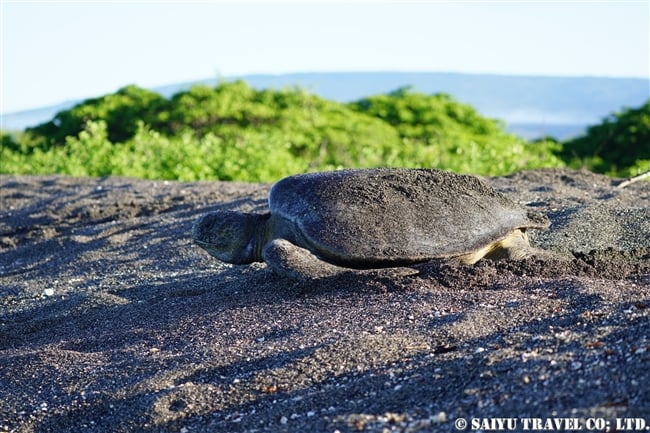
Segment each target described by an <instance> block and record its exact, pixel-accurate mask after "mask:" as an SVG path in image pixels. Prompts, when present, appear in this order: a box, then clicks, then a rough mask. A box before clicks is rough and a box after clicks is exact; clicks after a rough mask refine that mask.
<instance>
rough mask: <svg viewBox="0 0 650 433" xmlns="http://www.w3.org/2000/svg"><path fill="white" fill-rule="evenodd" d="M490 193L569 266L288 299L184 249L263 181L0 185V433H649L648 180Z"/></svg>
mask: <svg viewBox="0 0 650 433" xmlns="http://www.w3.org/2000/svg"><path fill="white" fill-rule="evenodd" d="M489 181H490V182H491V183H492V184H493V185H494V186H495V187H496V188H497V189H499V190H500V191H502V192H504V193H505V194H506V195H507V196H509V197H510V198H511V199H513V200H515V201H516V202H518V203H520V204H522V205H527V206H530V207H531V208H533V209H535V210H538V211H541V212H544V213H546V214H547V215H548V216H549V217H550V219H551V221H552V226H551V228H550V229H549V230H547V231H545V232H536V233H534V234H533V236H532V241H533V243H534V244H536V245H537V246H540V247H542V248H546V249H549V250H552V251H555V252H556V253H557V254H558V255H563V256H564V257H565V259H550V258H548V259H541V258H533V259H527V260H524V261H519V262H516V261H489V260H485V261H481V262H479V263H477V264H476V265H474V266H462V265H458V264H453V263H437V262H433V263H426V264H421V265H418V266H416V269H417V270H418V273H417V274H415V275H406V276H394V277H390V276H388V277H387V276H382V275H375V276H369V275H345V276H341V277H333V278H328V279H323V280H321V281H318V282H311V283H295V282H293V281H291V280H288V279H286V278H281V277H278V276H276V275H274V274H272V273H271V272H270V271H269V270H268V269H266V266H265V265H263V264H254V265H251V266H232V265H226V264H223V263H220V262H218V261H216V260H215V259H213V258H211V257H209V256H208V255H207V254H206V253H205V252H204V251H203V250H201V249H200V248H198V247H196V246H194V245H193V244H192V243H191V241H190V236H189V235H190V229H191V225H192V223H193V221H194V220H195V219H196V218H197V217H198V216H199V215H201V214H203V213H205V212H208V211H211V210H216V209H239V210H247V211H263V210H264V209H265V207H266V202H265V198H266V193H267V192H268V188H269V185H263V184H246V183H232V182H198V183H177V182H164V181H144V180H136V179H127V178H117V177H109V178H102V179H96V178H71V177H63V176H6V175H5V176H0V431H16V432H85V431H88V432H130V431H139V432H159V431H161V432H162V431H164V432H185V433H189V432H208V431H219V432H238V431H250V432H281V431H291V432H294V431H295V432H299V431H302V432H335V431H337V430H338V431H340V432H353V431H377V432H383V431H401V432H414V431H454V423H455V422H456V420H457V419H458V418H461V417H462V418H464V419H466V420H467V421H468V422H471V421H472V419H483V418H490V419H494V418H495V417H509V418H512V417H514V418H515V419H516V422H518V424H517V425H516V426H515V429H514V430H512V431H522V430H523V428H524V424H523V423H524V417H536V418H542V419H543V420H546V419H548V418H553V417H566V418H576V419H577V420H578V422H581V423H584V422H586V421H587V420H589V419H592V418H602V419H606V420H614V418H617V417H618V418H622V417H628V418H635V417H637V418H642V419H644V420H645V421H646V422H647V423H648V425H650V385H649V384H650V368H649V366H650V362H649V361H650V183H648V182H637V183H634V184H632V185H629V186H628V187H626V188H623V189H617V188H616V187H615V185H616V184H617V182H618V181H617V180H612V179H610V178H607V177H604V176H600V175H595V174H591V173H589V172H584V171H571V170H537V171H528V172H522V173H518V174H515V175H513V176H509V177H501V178H493V179H489ZM479 421H480V420H479ZM612 422H613V421H612ZM612 425H613V424H612ZM471 427H472V426H471V425H470V428H469V429H468V431H471V430H472V429H471ZM484 430H485V429H484Z"/></svg>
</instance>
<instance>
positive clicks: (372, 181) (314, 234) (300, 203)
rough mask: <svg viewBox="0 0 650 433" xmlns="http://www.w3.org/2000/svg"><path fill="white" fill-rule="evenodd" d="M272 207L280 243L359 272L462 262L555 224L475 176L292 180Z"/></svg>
mask: <svg viewBox="0 0 650 433" xmlns="http://www.w3.org/2000/svg"><path fill="white" fill-rule="evenodd" d="M269 207H270V210H271V215H272V217H271V218H272V227H273V228H272V231H273V232H274V233H271V236H272V237H287V238H290V239H289V240H291V241H292V242H294V243H295V244H297V245H299V246H301V247H304V248H307V249H309V250H310V251H312V252H313V253H315V254H316V255H318V256H320V257H321V258H323V259H326V260H328V261H330V262H333V263H339V264H343V265H347V266H356V267H364V266H371V265H376V264H382V263H383V264H400V263H415V262H420V261H425V260H431V259H435V258H445V257H454V256H459V255H463V254H467V253H471V252H474V251H476V250H478V249H480V248H482V247H484V246H487V245H489V244H491V243H493V242H495V241H498V240H499V239H501V238H503V237H505V236H506V235H507V234H508V233H510V232H512V231H513V230H515V229H518V228H545V227H548V225H549V221H548V219H547V218H546V217H545V216H543V215H541V214H536V213H533V212H530V211H527V210H526V209H525V208H523V207H521V206H518V205H517V204H515V203H513V202H512V201H511V200H509V199H508V198H506V197H505V196H503V195H502V194H500V193H499V192H497V191H495V190H494V189H493V188H492V187H490V186H489V185H487V184H486V183H484V182H483V181H481V180H480V179H479V178H477V177H475V176H469V175H460V174H455V173H450V172H446V171H440V170H433V169H399V168H395V169H362V170H341V171H333V172H322V173H309V174H301V175H296V176H291V177H288V178H285V179H282V180H280V181H279V182H278V183H276V184H275V185H274V186H273V187H272V188H271V191H270V194H269ZM276 234H277V235H276Z"/></svg>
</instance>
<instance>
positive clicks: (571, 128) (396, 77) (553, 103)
mask: <svg viewBox="0 0 650 433" xmlns="http://www.w3.org/2000/svg"><path fill="white" fill-rule="evenodd" d="M236 78H241V79H243V80H245V81H246V82H248V83H249V84H250V85H251V86H252V87H255V88H282V87H288V86H295V85H298V86H301V87H303V88H305V89H307V90H309V91H311V92H313V93H316V94H318V95H320V96H322V97H324V98H327V99H332V100H335V101H339V102H349V101H353V100H356V99H359V98H362V97H364V96H370V95H374V94H378V93H386V92H390V91H392V90H395V89H396V88H398V87H401V86H412V87H413V88H414V89H415V90H417V91H419V92H424V93H438V92H443V93H448V94H450V95H452V96H453V97H454V98H455V99H457V100H459V101H462V102H464V103H468V104H471V105H472V106H474V107H476V108H477V109H478V111H479V112H480V113H481V114H483V115H485V116H488V117H493V118H499V119H502V120H503V121H505V122H506V124H507V126H508V130H510V131H511V132H514V133H516V134H518V135H520V136H523V137H525V138H535V137H539V136H541V135H551V136H554V137H556V138H559V139H566V138H569V137H572V136H576V135H579V134H581V133H582V132H583V131H584V129H585V127H586V126H588V125H593V124H597V123H599V122H600V121H601V120H602V119H603V118H604V117H606V116H607V115H609V114H610V113H612V112H613V111H618V110H620V109H621V108H622V107H625V106H627V107H634V106H639V105H641V104H643V103H644V102H645V101H646V100H647V99H648V97H650V94H649V89H650V81H649V80H644V79H636V78H598V77H526V76H506V75H476V74H457V73H436V72H423V73H415V72H357V73H301V74H285V75H245V76H241V77H227V78H226V79H236ZM218 81H219V80H218V79H209V80H203V81H200V82H191V83H180V84H171V85H168V86H163V87H158V88H155V89H152V90H155V91H157V92H159V93H161V94H162V95H163V96H167V97H168V96H171V95H173V94H174V93H176V92H178V91H179V90H185V89H187V88H189V87H190V86H191V85H192V84H196V83H202V84H208V85H211V84H216V83H217V82H218ZM77 102H80V101H72V102H66V103H64V104H60V105H57V106H52V107H44V108H41V109H37V110H29V111H22V112H18V113H9V114H6V115H4V116H2V119H1V121H2V127H3V128H4V129H8V130H16V129H24V128H25V127H27V126H34V125H36V124H38V123H41V122H45V121H47V120H50V119H51V118H52V117H53V116H54V115H55V114H56V113H57V112H58V111H61V110H64V109H67V108H70V107H71V106H72V105H74V104H75V103H77Z"/></svg>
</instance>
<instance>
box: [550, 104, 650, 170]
mask: <svg viewBox="0 0 650 433" xmlns="http://www.w3.org/2000/svg"><path fill="white" fill-rule="evenodd" d="M562 155H563V157H564V158H565V159H567V160H570V161H571V160H572V162H573V164H574V165H581V166H586V167H587V168H589V169H591V170H594V171H598V172H601V173H610V174H616V173H623V174H625V172H628V173H627V174H629V175H633V174H634V172H635V171H637V170H648V169H650V100H648V102H646V103H645V104H643V105H642V106H641V107H639V108H625V109H623V110H622V111H620V112H617V113H614V114H612V115H610V116H608V117H607V118H605V119H604V120H603V121H602V123H600V124H598V125H594V126H591V127H589V128H588V129H587V133H586V134H585V135H583V136H581V137H578V138H576V139H574V140H570V141H568V142H566V143H565V144H564V149H563V151H562Z"/></svg>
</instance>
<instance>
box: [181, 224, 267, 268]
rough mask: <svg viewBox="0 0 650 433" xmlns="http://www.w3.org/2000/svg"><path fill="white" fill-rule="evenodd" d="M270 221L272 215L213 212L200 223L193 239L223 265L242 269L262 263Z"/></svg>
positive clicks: (193, 228) (193, 232) (193, 229)
mask: <svg viewBox="0 0 650 433" xmlns="http://www.w3.org/2000/svg"><path fill="white" fill-rule="evenodd" d="M268 219H269V214H264V215H260V214H249V213H242V212H233V211H220V212H212V213H209V214H206V215H203V216H201V217H200V218H199V219H198V220H196V222H195V223H194V227H192V239H193V240H194V243H195V244H197V245H198V246H200V247H201V248H203V249H204V250H206V251H207V252H208V253H210V255H212V256H214V257H216V258H217V259H219V260H221V261H222V262H227V263H233V264H237V265H239V264H245V263H251V262H255V261H260V260H261V256H260V254H261V253H260V251H261V250H262V247H263V246H264V245H263V243H264V242H265V239H266V232H267V227H266V222H267V220H268Z"/></svg>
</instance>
